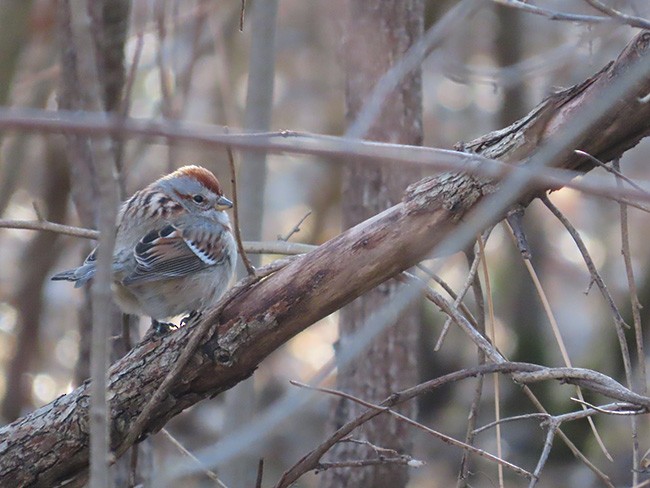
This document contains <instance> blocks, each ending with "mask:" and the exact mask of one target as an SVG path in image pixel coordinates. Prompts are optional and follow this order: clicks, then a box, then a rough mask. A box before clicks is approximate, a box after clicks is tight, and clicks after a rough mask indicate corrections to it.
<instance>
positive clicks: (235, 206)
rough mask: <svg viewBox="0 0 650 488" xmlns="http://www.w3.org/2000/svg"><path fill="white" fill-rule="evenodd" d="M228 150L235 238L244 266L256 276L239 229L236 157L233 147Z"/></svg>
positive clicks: (250, 274)
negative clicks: (233, 153)
mask: <svg viewBox="0 0 650 488" xmlns="http://www.w3.org/2000/svg"><path fill="white" fill-rule="evenodd" d="M226 152H227V153H228V164H229V165H230V183H231V184H232V201H233V209H232V220H233V227H234V231H235V239H236V240H237V247H238V248H239V255H240V256H241V259H242V261H243V262H244V266H245V267H246V272H247V273H248V275H249V276H255V268H254V267H253V265H252V264H251V262H250V260H249V259H248V256H247V255H246V251H244V245H243V244H242V240H241V231H240V229H239V205H238V204H237V203H238V202H237V170H236V168H235V158H234V157H233V155H232V149H231V147H230V146H226Z"/></svg>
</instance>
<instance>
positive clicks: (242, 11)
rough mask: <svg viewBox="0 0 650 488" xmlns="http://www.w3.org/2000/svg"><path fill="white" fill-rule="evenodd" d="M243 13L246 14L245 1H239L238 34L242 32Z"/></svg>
mask: <svg viewBox="0 0 650 488" xmlns="http://www.w3.org/2000/svg"><path fill="white" fill-rule="evenodd" d="M245 12H246V0H241V9H240V10H239V32H244V16H245Z"/></svg>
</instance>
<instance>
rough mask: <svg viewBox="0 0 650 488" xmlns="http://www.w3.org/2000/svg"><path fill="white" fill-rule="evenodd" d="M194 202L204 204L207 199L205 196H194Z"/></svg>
mask: <svg viewBox="0 0 650 488" xmlns="http://www.w3.org/2000/svg"><path fill="white" fill-rule="evenodd" d="M192 200H194V201H195V202H196V203H203V201H204V200H205V199H204V198H203V195H194V196H193V197H192Z"/></svg>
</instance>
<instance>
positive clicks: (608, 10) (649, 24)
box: [584, 0, 650, 484]
mask: <svg viewBox="0 0 650 488" xmlns="http://www.w3.org/2000/svg"><path fill="white" fill-rule="evenodd" d="M584 1H585V2H586V3H588V4H589V5H591V6H592V7H593V8H595V9H596V10H599V11H600V12H602V13H604V14H605V15H607V16H608V17H611V18H612V19H615V20H618V21H619V22H621V23H622V24H627V25H629V26H630V27H637V28H639V29H650V20H647V19H644V18H643V17H637V16H634V15H627V14H624V13H623V12H621V11H619V10H616V9H615V8H612V7H610V6H608V5H605V4H604V3H602V2H600V0H584ZM635 484H636V482H635Z"/></svg>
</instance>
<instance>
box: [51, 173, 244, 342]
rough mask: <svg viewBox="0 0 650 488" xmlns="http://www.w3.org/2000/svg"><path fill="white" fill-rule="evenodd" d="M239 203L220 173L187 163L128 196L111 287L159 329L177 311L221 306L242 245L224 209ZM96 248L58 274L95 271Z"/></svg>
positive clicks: (75, 276)
mask: <svg viewBox="0 0 650 488" xmlns="http://www.w3.org/2000/svg"><path fill="white" fill-rule="evenodd" d="M232 206H233V204H232V202H231V201H230V200H228V199H227V198H226V197H225V196H224V195H223V190H222V188H221V185H220V183H219V180H218V179H217V178H216V177H215V176H214V175H213V174H212V173H211V172H210V171H208V170H207V169H205V168H202V167H200V166H184V167H182V168H180V169H178V170H176V171H174V172H173V173H170V174H168V175H166V176H163V177H162V178H160V179H158V180H156V181H154V182H153V183H151V184H150V185H149V186H147V187H146V188H144V189H142V190H140V191H138V192H136V193H135V194H134V195H133V196H132V197H131V198H129V199H128V200H126V201H125V202H124V203H123V204H122V206H121V208H120V210H119V213H118V216H117V235H116V240H115V250H114V253H113V281H112V289H113V295H114V299H115V302H116V303H117V305H118V306H119V308H120V309H121V310H122V311H123V312H124V313H128V314H136V315H147V316H149V317H151V320H152V325H153V326H154V330H158V331H163V330H166V329H168V328H169V326H170V325H171V324H167V323H164V322H162V321H163V320H164V319H167V318H169V317H172V316H176V315H180V314H185V313H189V314H190V317H192V316H194V315H196V314H198V313H200V312H201V311H203V310H206V309H209V308H211V307H212V306H214V305H215V304H216V303H217V302H218V300H219V298H220V297H221V296H222V295H223V294H224V292H225V291H226V289H227V287H228V283H229V282H230V280H231V278H232V275H233V272H234V267H235V261H236V259H237V246H236V243H235V239H234V237H233V233H232V229H231V227H230V220H229V218H228V215H227V214H226V212H225V210H227V209H229V208H231V207H232ZM96 259H97V248H95V249H94V250H93V251H92V252H91V253H90V255H88V257H87V258H86V260H85V261H84V263H83V264H82V265H81V266H79V267H78V268H75V269H71V270H67V271H63V272H61V273H58V274H56V275H54V276H53V277H52V280H67V281H73V282H75V288H78V287H80V286H83V285H84V284H86V283H88V282H89V281H90V280H91V279H92V278H93V277H94V275H95V270H96V264H97V261H96Z"/></svg>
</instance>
